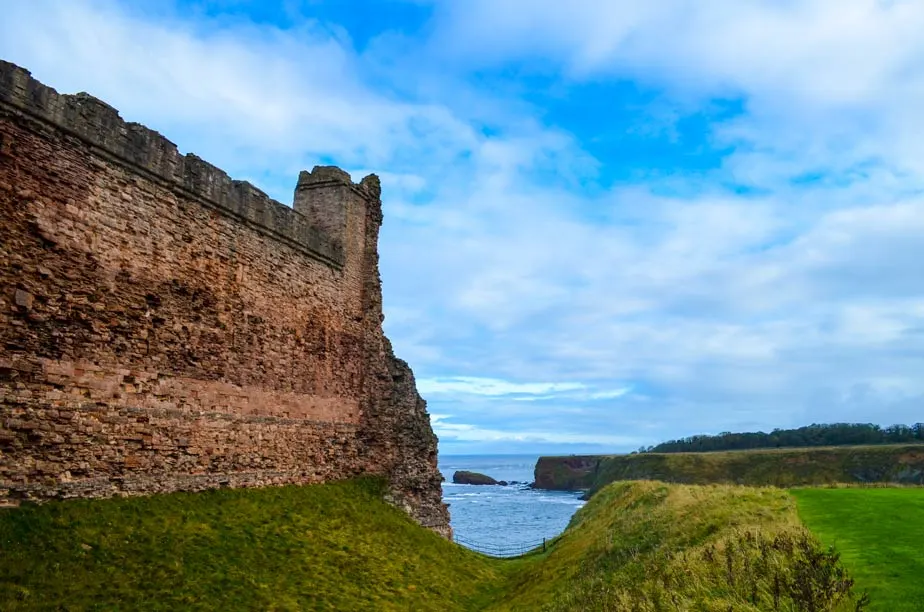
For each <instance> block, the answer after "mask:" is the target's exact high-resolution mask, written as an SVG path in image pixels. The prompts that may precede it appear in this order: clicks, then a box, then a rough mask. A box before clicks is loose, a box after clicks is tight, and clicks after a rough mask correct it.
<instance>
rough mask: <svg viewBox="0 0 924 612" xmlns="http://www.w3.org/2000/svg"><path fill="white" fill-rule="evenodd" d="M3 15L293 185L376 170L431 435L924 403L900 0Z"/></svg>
mask: <svg viewBox="0 0 924 612" xmlns="http://www.w3.org/2000/svg"><path fill="white" fill-rule="evenodd" d="M0 9H2V10H0V13H2V14H3V19H2V21H0V57H2V58H3V59H7V60H9V61H13V62H16V63H18V64H20V65H22V66H24V67H26V68H29V69H30V70H31V71H32V72H33V74H34V75H35V76H36V77H37V78H39V79H40V80H42V81H44V82H45V83H47V84H49V85H52V86H53V87H55V88H56V89H58V90H59V91H62V92H77V91H89V92H91V93H93V94H94V95H96V96H98V97H100V98H102V99H104V100H106V101H108V102H109V103H111V104H112V105H114V106H116V107H117V108H119V109H120V111H121V112H122V115H123V117H125V118H126V119H128V120H132V121H139V122H142V123H145V124H146V125H148V126H150V127H153V128H155V129H157V130H159V131H160V132H162V133H164V134H165V135H166V136H167V137H169V138H170V139H171V140H173V141H174V142H176V143H177V144H178V145H179V147H180V149H181V151H183V152H194V153H197V154H198V155H200V156H202V157H204V158H206V159H208V160H209V161H211V162H213V163H215V164H216V165H218V166H220V167H222V168H224V169H225V170H227V171H228V172H229V173H230V174H231V175H232V176H234V177H235V178H243V179H248V180H250V181H252V182H254V183H255V184H256V185H258V186H259V187H261V188H263V189H264V190H266V191H267V192H269V193H270V194H272V195H273V196H274V197H276V198H277V199H279V200H281V201H283V202H285V203H289V202H291V197H292V189H293V187H294V183H295V179H296V175H297V173H298V171H299V170H301V169H304V168H310V167H312V166H313V165H315V164H318V163H334V164H337V165H340V166H342V167H344V168H345V169H347V170H348V171H349V172H350V173H351V174H352V175H353V178H354V180H359V179H360V178H362V177H363V176H364V175H365V174H368V173H370V172H375V173H377V174H378V175H379V176H380V177H381V178H382V183H383V189H384V194H383V197H384V206H385V224H384V227H383V233H382V237H381V244H380V251H381V257H382V276H383V281H384V291H385V314H386V319H385V328H386V332H387V334H388V335H389V336H390V337H391V339H392V340H393V342H394V345H395V349H396V352H397V353H398V354H399V355H400V356H401V357H403V358H405V359H407V360H408V361H409V362H410V364H411V366H412V367H413V369H414V371H415V373H416V375H417V380H418V386H419V388H420V391H421V393H422V394H423V396H424V397H425V398H426V399H427V400H428V403H429V409H430V412H431V414H432V418H433V423H434V428H435V430H436V431H437V433H438V435H439V436H440V448H441V451H442V452H443V453H466V452H509V453H513V452H530V453H533V452H589V451H626V450H632V449H635V448H637V447H638V446H640V445H648V444H654V443H656V442H658V441H660V440H663V439H667V438H674V437H679V436H685V435H689V434H694V433H718V432H721V431H742V430H756V429H764V430H769V429H772V428H774V427H789V426H799V425H804V424H809V423H812V422H832V421H858V422H874V423H880V424H884V425H888V424H892V423H913V422H916V421H921V420H924V410H922V408H924V193H922V188H924V111H922V109H924V37H922V36H921V35H920V33H921V32H922V31H924V3H922V2H920V1H919V0H850V1H849V2H845V1H844V0H774V1H771V0H645V2H636V1H631V2H630V1H628V0H625V1H617V0H612V1H609V0H599V1H589V0H568V1H567V2H563V1H561V0H465V1H461V0H380V1H377V2H373V1H371V0H352V1H351V0H328V1H324V0H274V1H270V0H252V1H247V0H141V1H138V0H135V1H129V0H124V1H122V2H119V1H117V0H86V1H83V0H58V1H54V0H29V1H28V2H25V1H20V0H0Z"/></svg>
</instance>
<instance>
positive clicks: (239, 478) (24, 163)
mask: <svg viewBox="0 0 924 612" xmlns="http://www.w3.org/2000/svg"><path fill="white" fill-rule="evenodd" d="M379 197H380V187H379V184H378V179H376V178H375V177H374V176H372V177H367V178H366V179H364V180H363V181H362V182H361V183H359V184H354V183H352V182H351V181H350V179H349V175H347V174H346V173H344V172H343V171H341V170H339V169H331V168H326V167H321V168H315V170H314V171H312V172H310V173H308V172H305V173H302V176H301V177H300V178H299V184H298V189H297V194H296V202H295V209H294V210H293V209H292V208H288V207H286V206H283V205H281V204H279V203H278V202H275V201H273V200H270V199H269V198H268V197H266V196H265V195H264V194H262V193H261V192H259V191H258V190H257V189H256V188H254V187H252V186H251V185H249V184H247V183H242V182H238V181H232V180H231V179H230V178H228V177H227V175H225V174H224V173H223V172H221V171H220V170H218V169H217V168H214V167H213V166H210V165H209V164H207V163H206V162H204V161H202V160H201V159H199V158H197V157H195V156H194V155H186V156H181V155H179V153H178V152H177V151H176V147H175V146H174V145H173V144H172V143H170V142H169V141H167V140H166V139H165V138H163V137H162V136H160V135H159V134H157V133H156V132H153V131H151V130H148V129H147V128H145V127H143V126H139V125H137V124H131V123H125V122H124V121H122V119H121V118H120V117H119V116H118V113H117V112H116V111H115V110H114V109H112V108H111V107H109V106H107V105H105V104H104V103H102V102H100V101H99V100H96V99H95V98H92V97H90V96H88V95H86V94H80V95H77V96H64V95H59V94H58V93H57V92H55V91H54V90H52V89H50V88H48V87H45V86H44V85H42V84H40V83H38V82H37V81H35V80H33V79H32V78H31V77H30V76H29V74H28V73H27V72H26V71H24V70H22V69H20V68H18V67H16V66H13V65H12V64H8V63H5V62H0V218H2V225H0V503H7V504H9V503H15V502H16V501H18V500H21V499H25V498H28V499H36V500H41V499H47V498H52V497H71V496H105V495H114V494H145V493H152V492H161V491H174V490H200V489H206V488H211V487H220V486H263V485H275V484H289V483H311V482H320V481H324V480H330V479H337V478H346V477H350V476H354V475H357V474H381V475H384V476H387V477H388V478H389V479H390V482H391V485H392V486H391V498H392V500H393V501H394V503H396V504H398V505H400V506H401V507H403V508H405V509H406V510H407V511H408V512H409V513H410V514H411V515H412V516H414V517H415V518H416V519H417V520H419V521H420V522H421V523H422V524H424V525H427V526H429V527H431V528H433V529H435V530H437V531H439V532H441V533H444V534H447V535H448V534H449V527H448V513H447V510H446V507H445V506H444V505H443V504H442V502H441V499H440V486H439V485H440V482H441V479H442V478H441V476H440V474H439V472H438V470H437V468H436V438H435V436H434V435H433V432H432V429H431V427H430V423H429V417H428V415H427V413H426V405H425V403H424V401H423V400H422V399H421V398H420V396H419V395H418V394H417V391H416V388H415V386H414V378H413V374H412V373H411V371H410V368H408V366H407V364H405V363H404V362H403V361H400V360H398V359H397V358H395V357H394V355H393V353H392V349H391V345H390V343H389V342H388V340H387V339H386V338H385V336H384V334H383V332H382V325H381V323H382V303H381V282H380V279H379V272H378V253H377V243H378V231H379V226H380V224H381V222H382V213H381V201H380V199H379Z"/></svg>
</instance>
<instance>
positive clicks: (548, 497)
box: [439, 454, 584, 547]
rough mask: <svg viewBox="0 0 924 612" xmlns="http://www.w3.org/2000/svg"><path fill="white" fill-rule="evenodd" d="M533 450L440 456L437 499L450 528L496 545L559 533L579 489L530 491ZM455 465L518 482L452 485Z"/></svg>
mask: <svg viewBox="0 0 924 612" xmlns="http://www.w3.org/2000/svg"><path fill="white" fill-rule="evenodd" d="M538 458H539V457H538V456H537V455H442V454H441V455H440V460H439V468H440V471H441V472H442V473H443V476H445V477H446V481H445V482H444V483H443V501H445V502H446V503H447V504H449V514H450V517H451V518H450V523H451V525H452V528H453V532H454V533H455V534H456V535H457V536H459V537H460V538H463V539H465V540H469V541H473V542H476V543H484V544H492V545H498V546H502V547H504V546H518V545H521V544H527V543H532V542H535V541H537V540H541V539H542V538H552V537H554V536H557V535H558V534H560V533H561V532H562V531H563V530H564V529H565V527H567V525H568V521H569V520H570V519H571V517H572V515H574V513H575V511H577V509H578V508H580V507H581V506H583V505H584V502H583V501H581V500H580V499H579V497H580V496H581V494H580V493H569V492H559V491H536V490H532V489H528V488H526V485H527V484H529V483H531V482H532V481H533V468H534V467H535V466H536V460H537V459H538ZM456 470H470V471H473V472H480V473H482V474H487V475H488V476H491V477H492V478H494V479H496V480H506V481H508V482H509V481H512V480H516V481H519V482H520V483H521V484H519V485H511V486H506V487H503V486H493V485H457V484H453V482H452V474H453V472H455V471H456Z"/></svg>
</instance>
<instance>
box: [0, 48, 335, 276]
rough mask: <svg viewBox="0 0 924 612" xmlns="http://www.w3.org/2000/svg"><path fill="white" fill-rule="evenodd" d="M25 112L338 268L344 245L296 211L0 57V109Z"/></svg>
mask: <svg viewBox="0 0 924 612" xmlns="http://www.w3.org/2000/svg"><path fill="white" fill-rule="evenodd" d="M4 107H5V108H8V109H12V110H14V111H18V112H21V113H24V114H26V115H28V116H30V117H32V118H33V119H37V120H40V121H43V122H45V123H48V124H51V125H52V126H54V127H55V128H58V129H60V130H63V131H64V132H66V133H68V134H70V135H72V136H75V137H77V138H79V139H80V140H82V141H83V142H85V143H86V144H88V145H90V146H91V147H93V148H94V149H96V150H97V152H101V153H102V154H104V155H105V156H106V157H109V158H111V159H112V160H113V161H116V162H119V163H122V164H124V165H128V166H130V167H131V168H132V170H135V171H141V172H143V173H145V174H147V175H149V176H150V177H151V178H153V179H155V180H157V181H158V182H160V183H162V184H163V185H165V186H166V187H168V188H170V189H172V190H174V191H176V192H178V193H179V194H181V195H184V196H187V197H192V198H193V199H195V200H197V201H198V202H200V203H201V204H203V205H205V206H208V207H210V208H213V209H215V210H217V211H219V212H220V213H222V214H225V215H227V216H230V217H232V218H234V219H236V220H238V221H241V222H243V223H245V224H247V225H249V226H251V227H253V228H255V229H257V230H258V231H260V232H262V233H264V234H266V235H268V236H270V237H272V238H274V239H276V240H278V241H281V242H284V243H286V244H289V245H290V246H293V247H295V248H297V249H298V250H299V251H302V252H304V253H306V254H307V255H309V256H311V257H313V258H315V259H318V260H320V261H322V262H324V263H326V264H327V265H330V266H333V267H335V268H337V269H340V268H342V266H343V264H344V261H345V259H344V252H343V246H342V245H341V244H340V243H339V242H338V241H336V240H334V239H332V238H331V237H330V236H328V235H326V234H325V233H324V232H322V231H320V230H319V229H318V228H316V227H314V226H313V225H312V224H311V223H310V221H309V220H308V219H307V218H306V217H304V216H303V215H301V214H300V213H298V212H296V211H295V210H294V209H292V208H290V207H288V206H286V205H284V204H282V203H280V202H278V201H277V200H274V199H272V198H270V197H269V196H268V195H267V194H265V193H264V192H263V191H261V190H260V189H258V188H256V187H255V186H254V185H252V184H251V183H249V182H247V181H237V180H233V179H231V177H230V176H228V174H227V173H226V172H224V171H223V170H221V169H220V168H217V167H216V166H213V165H212V164H210V163H208V162H206V161H205V160H203V159H201V158H200V157H198V156H196V155H194V154H192V153H188V154H186V155H181V154H180V152H179V150H178V149H177V146H176V144H174V143H173V142H171V141H170V140H168V139H167V138H165V137H164V136H163V135H161V134H160V133H159V132H156V131H155V130H152V129H150V128H148V127H146V126H144V125H141V124H139V123H132V122H127V121H125V120H124V119H122V117H121V116H119V112H118V111H117V110H116V109H115V108H113V107H111V106H109V105H108V104H106V103H105V102H103V101H102V100H99V99H97V98H95V97H93V96H91V95H89V94H86V93H78V94H75V95H69V94H59V93H58V92H57V91H56V90H55V89H54V88H52V87H48V86H47V85H44V84H42V83H41V82H39V81H37V80H36V79H34V78H33V77H32V75H31V73H30V72H29V71H28V70H26V69H24V68H21V67H19V66H17V65H16V64H13V63H10V62H6V61H3V60H0V108H4Z"/></svg>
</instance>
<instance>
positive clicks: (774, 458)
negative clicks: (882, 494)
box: [536, 444, 924, 492]
mask: <svg viewBox="0 0 924 612" xmlns="http://www.w3.org/2000/svg"><path fill="white" fill-rule="evenodd" d="M622 480H659V481H663V482H674V483H684V484H711V483H726V484H740V485H751V486H765V485H773V486H778V487H793V486H803V485H826V484H833V483H871V482H894V483H904V484H924V446H922V445H920V444H911V445H892V446H837V447H826V448H802V449H773V450H769V449H765V450H751V451H724V452H711V453H640V454H633V455H601V456H596V457H593V456H583V457H542V458H540V460H539V462H538V463H537V464H536V484H537V486H539V487H541V488H551V489H561V488H564V489H589V490H590V491H591V492H593V491H597V490H599V489H601V488H602V487H604V486H606V485H607V484H609V483H611V482H616V481H622Z"/></svg>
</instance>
